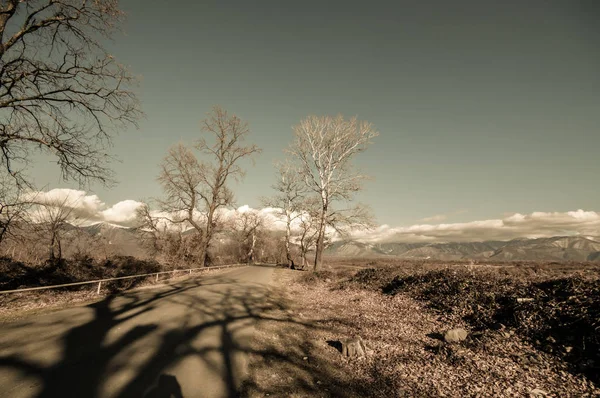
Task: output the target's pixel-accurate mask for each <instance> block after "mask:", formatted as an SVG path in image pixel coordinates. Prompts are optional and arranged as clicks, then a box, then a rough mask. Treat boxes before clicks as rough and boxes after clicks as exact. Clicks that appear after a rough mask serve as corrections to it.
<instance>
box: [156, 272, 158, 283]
mask: <svg viewBox="0 0 600 398" xmlns="http://www.w3.org/2000/svg"><path fill="white" fill-rule="evenodd" d="M156 281H157V282H158V274H156Z"/></svg>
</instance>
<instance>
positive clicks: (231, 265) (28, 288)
mask: <svg viewBox="0 0 600 398" xmlns="http://www.w3.org/2000/svg"><path fill="white" fill-rule="evenodd" d="M245 265H248V264H229V265H219V266H215V267H199V268H187V269H175V270H172V271H159V272H151V273H149V274H138V275H127V276H118V277H116V278H106V279H96V280H93V281H85V282H73V283H63V284H61V285H50V286H38V287H27V288H23V289H13V290H0V294H8V293H19V292H30V291H33V290H44V289H59V288H61V287H68V286H79V285H93V284H94V283H97V284H98V289H97V290H96V293H97V294H100V289H101V288H102V282H110V281H118V280H121V279H133V278H143V277H148V276H154V275H156V281H157V282H158V276H159V275H161V274H174V273H176V272H188V273H189V274H190V275H191V274H192V271H196V270H202V271H207V270H211V269H219V268H231V267H239V266H245Z"/></svg>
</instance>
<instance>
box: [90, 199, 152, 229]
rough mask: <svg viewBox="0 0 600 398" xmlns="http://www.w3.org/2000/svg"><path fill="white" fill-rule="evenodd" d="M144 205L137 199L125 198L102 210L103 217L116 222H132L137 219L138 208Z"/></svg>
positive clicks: (110, 221)
mask: <svg viewBox="0 0 600 398" xmlns="http://www.w3.org/2000/svg"><path fill="white" fill-rule="evenodd" d="M140 206H142V202H138V201H136V200H131V199H127V200H123V201H121V202H119V203H117V204H115V205H113V206H112V207H110V208H108V209H106V210H103V211H101V212H100V215H101V218H102V219H103V220H104V221H106V222H109V223H114V224H121V225H123V224H131V223H133V222H134V221H135V219H136V210H137V209H138V208H139V207H140Z"/></svg>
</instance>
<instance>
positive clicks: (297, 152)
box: [288, 115, 378, 271]
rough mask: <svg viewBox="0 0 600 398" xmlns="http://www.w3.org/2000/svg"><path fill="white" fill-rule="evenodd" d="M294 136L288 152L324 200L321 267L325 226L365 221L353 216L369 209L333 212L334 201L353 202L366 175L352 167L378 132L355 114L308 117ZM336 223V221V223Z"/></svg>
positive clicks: (319, 242) (319, 251)
mask: <svg viewBox="0 0 600 398" xmlns="http://www.w3.org/2000/svg"><path fill="white" fill-rule="evenodd" d="M294 135H295V139H294V142H293V143H292V145H291V147H290V148H289V150H288V151H289V153H290V154H291V155H292V156H293V157H294V158H295V159H296V160H297V161H298V163H299V164H300V167H301V173H302V176H303V178H304V182H305V184H306V186H307V187H308V188H309V189H310V190H312V191H313V192H314V193H315V194H317V195H318V197H319V198H320V201H321V203H320V204H321V206H320V212H319V219H318V233H317V242H316V250H315V264H314V270H315V271H316V270H318V269H319V268H320V266H321V262H322V256H323V249H324V240H325V228H326V226H327V225H328V224H329V223H330V222H332V221H336V224H337V226H336V225H334V226H335V227H336V228H338V229H339V228H340V227H341V222H342V221H343V222H344V223H349V222H350V223H353V222H358V223H362V222H363V221H364V220H359V219H356V220H354V221H353V220H352V218H353V216H365V215H366V212H365V211H362V210H359V211H356V210H355V209H354V208H353V207H349V208H347V209H338V210H337V211H335V212H334V210H333V204H334V203H335V202H339V201H344V202H350V201H351V200H352V199H353V196H354V194H355V193H356V192H358V191H360V190H361V188H362V182H363V181H364V180H365V178H366V176H364V175H362V174H360V173H357V172H355V171H354V170H353V164H352V160H353V159H354V157H355V156H356V155H358V154H359V153H361V152H363V151H365V150H366V149H367V147H368V146H369V144H370V143H371V140H372V139H373V138H374V137H376V136H377V135H378V133H377V132H376V131H375V129H374V128H373V126H372V125H371V124H370V123H368V122H364V121H359V120H357V118H356V117H353V118H351V119H349V120H345V119H344V118H343V116H341V115H338V116H336V117H330V116H324V117H318V116H309V117H307V118H306V119H304V120H302V121H301V122H300V124H298V125H297V126H295V127H294ZM334 224H335V223H334Z"/></svg>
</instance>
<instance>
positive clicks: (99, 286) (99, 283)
mask: <svg viewBox="0 0 600 398" xmlns="http://www.w3.org/2000/svg"><path fill="white" fill-rule="evenodd" d="M101 287H102V282H98V290H96V294H100V288H101Z"/></svg>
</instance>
